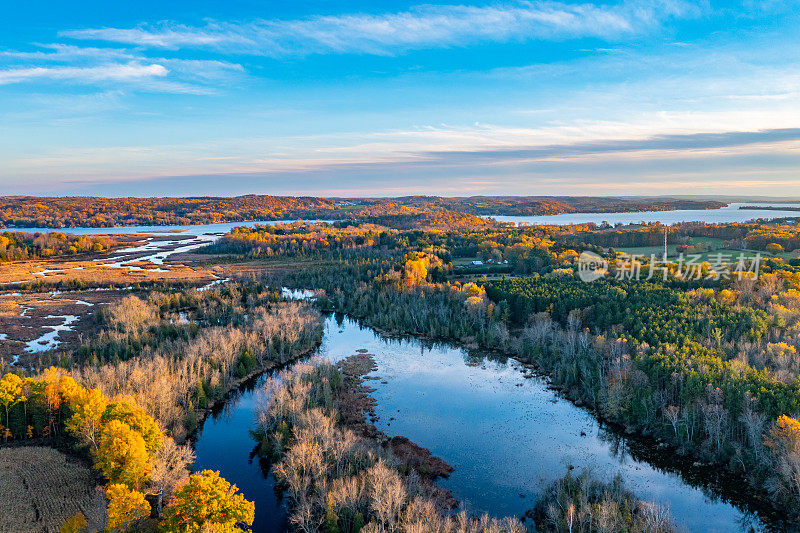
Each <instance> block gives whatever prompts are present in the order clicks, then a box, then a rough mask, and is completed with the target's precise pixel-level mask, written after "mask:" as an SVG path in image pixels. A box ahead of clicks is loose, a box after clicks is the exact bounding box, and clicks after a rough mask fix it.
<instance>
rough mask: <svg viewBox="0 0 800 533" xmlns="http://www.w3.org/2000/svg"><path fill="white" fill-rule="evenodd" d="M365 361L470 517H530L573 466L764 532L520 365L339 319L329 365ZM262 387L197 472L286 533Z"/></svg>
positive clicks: (207, 449)
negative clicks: (262, 425) (259, 421)
mask: <svg viewBox="0 0 800 533" xmlns="http://www.w3.org/2000/svg"><path fill="white" fill-rule="evenodd" d="M357 349H366V350H368V351H369V353H372V354H374V355H375V360H376V363H377V365H378V370H377V371H376V372H375V373H374V374H373V375H374V376H375V377H378V376H379V377H380V378H381V379H380V380H374V381H372V382H371V383H370V385H371V386H372V387H374V388H375V389H376V390H375V392H374V393H373V394H374V396H375V398H376V399H377V401H378V405H377V407H376V414H377V415H378V417H379V418H378V420H377V422H376V425H377V426H378V428H379V429H381V430H383V431H385V432H386V433H388V434H390V435H403V436H406V437H408V438H410V439H411V440H412V441H414V442H416V443H417V444H419V445H420V446H423V447H426V448H429V449H430V450H431V451H432V453H434V454H435V455H438V456H440V457H442V458H444V459H445V460H446V461H447V462H449V463H451V464H453V465H454V466H455V470H454V471H453V473H452V474H451V476H450V477H449V478H448V479H446V480H442V481H441V482H440V484H441V485H442V486H443V487H445V488H447V489H450V490H451V491H452V492H453V494H454V496H455V497H456V498H458V499H460V500H462V501H464V502H465V506H466V508H467V509H468V510H471V511H476V512H483V511H488V512H490V513H491V514H493V515H496V516H504V515H517V516H519V515H522V514H523V513H524V512H525V511H526V510H527V509H529V508H531V507H532V506H533V504H534V503H535V495H536V494H537V493H538V492H539V491H540V490H542V488H543V487H544V486H545V485H546V484H549V483H550V482H552V481H553V480H554V479H556V478H558V477H560V476H562V475H563V474H564V473H565V472H566V469H567V467H568V466H573V467H575V468H579V469H580V468H589V469H591V470H592V471H594V472H595V473H596V474H597V475H599V476H602V477H608V478H609V479H610V478H611V477H612V476H613V475H614V474H615V473H616V472H621V473H622V476H623V478H624V479H625V481H626V484H627V485H628V486H629V488H630V489H631V490H633V491H634V492H635V493H636V494H637V495H638V496H639V497H641V498H643V499H645V500H648V501H656V502H658V503H660V504H662V505H668V506H669V507H670V509H671V511H672V513H673V514H674V515H675V516H676V518H677V520H678V522H679V524H680V525H682V526H683V527H685V528H686V529H688V530H691V531H719V532H729V531H747V530H749V529H750V528H751V527H752V528H754V529H756V530H759V529H762V528H763V526H762V525H761V523H760V522H759V521H758V519H757V518H756V517H755V516H753V515H752V512H750V511H747V510H746V509H748V508H749V509H753V508H754V507H753V506H752V505H750V507H748V504H751V503H752V501H751V500H750V499H748V496H747V494H745V493H738V492H737V491H736V490H735V488H734V487H731V486H730V485H731V481H730V480H726V479H725V478H724V476H721V475H720V473H719V472H717V471H716V470H715V469H712V468H702V467H692V465H691V463H690V462H688V461H683V460H681V459H680V458H677V459H676V457H675V455H674V454H673V453H672V452H671V451H670V450H664V449H658V448H657V447H654V446H652V445H651V444H650V443H648V442H646V441H643V440H640V439H633V438H630V437H626V436H624V435H622V434H621V433H620V432H619V431H617V430H616V429H615V428H613V427H610V426H607V425H604V424H602V423H600V422H598V421H597V420H596V419H595V418H594V417H593V416H592V415H591V414H590V413H588V412H587V411H585V410H583V409H580V408H577V407H575V406H574V405H573V404H572V403H570V402H569V401H567V400H565V399H563V398H560V397H559V396H558V395H557V394H556V393H555V392H554V391H552V390H550V389H549V388H548V387H547V382H546V381H545V380H544V379H542V378H539V377H534V376H532V375H531V374H530V370H529V369H526V368H525V367H524V365H522V364H521V363H519V362H518V361H516V360H514V359H510V358H507V357H500V356H497V355H494V354H491V355H485V354H478V353H468V352H467V351H465V350H463V349H460V348H455V347H453V346H451V345H448V344H446V343H439V342H434V341H430V340H421V339H417V338H409V337H384V336H380V335H377V334H376V333H375V332H374V331H373V330H372V329H370V328H365V327H362V326H360V325H359V324H358V323H356V322H355V321H352V320H350V319H348V318H346V317H343V316H341V315H339V316H331V317H329V318H328V319H327V321H326V326H325V336H324V339H323V343H322V345H321V346H320V348H319V350H318V354H319V355H322V356H323V357H327V358H329V359H330V360H333V361H337V360H340V359H342V358H344V357H347V356H349V355H351V354H353V353H354V352H355V350H357ZM262 382H263V379H260V380H256V381H254V382H251V383H249V384H247V385H246V386H245V387H243V389H242V390H240V391H238V392H237V393H236V394H234V395H232V396H231V399H230V401H229V402H227V403H226V404H225V406H224V407H223V408H221V409H220V410H219V412H217V413H215V414H214V416H213V417H212V418H210V419H209V420H208V421H206V423H205V425H204V427H203V428H202V431H201V432H200V434H199V438H198V442H197V463H196V465H195V467H196V468H198V469H199V468H213V469H219V470H221V471H222V475H223V476H225V477H226V478H228V479H229V480H230V481H232V482H234V483H236V484H237V485H238V486H239V488H240V489H242V491H243V492H244V494H245V495H246V496H247V497H248V498H250V499H253V500H255V501H256V515H257V516H256V522H255V524H254V530H255V531H264V532H266V531H284V530H285V529H286V527H287V522H286V509H285V506H284V502H283V500H282V499H281V498H280V496H279V495H277V494H276V493H275V483H274V479H273V478H272V475H271V471H270V465H269V462H265V461H262V460H261V459H260V458H258V457H257V455H255V453H254V448H253V445H254V443H253V441H252V440H251V438H250V436H249V428H251V427H252V425H253V421H254V416H255V415H254V413H255V409H256V406H257V404H258V399H257V397H258V394H257V392H254V391H257V390H258V389H259V385H260V384H261V383H262ZM684 463H687V464H684ZM738 485H739V486H741V483H739V484H738ZM731 502H734V503H735V504H732V503H731ZM743 509H745V510H743ZM776 529H780V528H779V527H776Z"/></svg>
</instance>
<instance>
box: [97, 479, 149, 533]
mask: <svg viewBox="0 0 800 533" xmlns="http://www.w3.org/2000/svg"><path fill="white" fill-rule="evenodd" d="M106 498H108V523H107V528H106V530H107V531H132V530H135V528H136V524H137V523H138V522H139V521H140V520H142V519H144V518H147V517H148V516H150V504H149V503H147V500H146V499H145V498H144V494H142V493H141V492H137V491H135V490H130V489H129V488H128V487H126V486H125V485H124V484H122V483H115V484H113V485H110V486H109V487H108V489H107V490H106Z"/></svg>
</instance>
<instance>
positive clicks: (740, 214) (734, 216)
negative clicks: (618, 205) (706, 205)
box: [483, 202, 800, 226]
mask: <svg viewBox="0 0 800 533" xmlns="http://www.w3.org/2000/svg"><path fill="white" fill-rule="evenodd" d="M742 206H759V207H796V208H800V203H794V204H788V203H787V204H780V203H774V202H772V203H760V202H747V203H733V204H730V205H728V206H727V207H722V208H720V209H678V210H675V211H639V212H634V213H563V214H560V215H541V216H501V215H483V217H484V218H493V219H495V220H498V221H500V222H514V223H516V224H517V225H519V224H523V225H531V226H535V225H555V226H566V225H568V224H585V223H587V222H594V223H595V224H602V223H603V222H608V223H609V224H612V225H616V224H638V223H640V222H646V223H652V222H661V223H662V224H667V225H670V224H678V223H681V222H708V223H709V224H714V223H725V222H747V221H749V220H754V219H757V218H763V219H769V220H772V219H775V218H784V217H797V218H800V211H788V210H787V211H779V210H766V209H739V207H742Z"/></svg>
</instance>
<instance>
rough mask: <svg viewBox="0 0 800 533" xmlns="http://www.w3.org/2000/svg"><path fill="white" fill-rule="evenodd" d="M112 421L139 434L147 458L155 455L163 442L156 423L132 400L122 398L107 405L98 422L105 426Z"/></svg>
mask: <svg viewBox="0 0 800 533" xmlns="http://www.w3.org/2000/svg"><path fill="white" fill-rule="evenodd" d="M112 420H119V421H120V422H125V423H126V424H128V426H129V427H130V428H131V429H132V430H134V431H136V432H137V433H139V434H140V435H141V436H142V438H143V439H144V443H145V447H146V448H147V455H148V456H149V457H152V456H153V454H154V453H156V450H157V449H158V447H159V446H161V442H162V441H163V440H164V434H163V433H162V431H161V428H159V427H158V424H157V423H156V421H155V420H153V418H152V417H151V416H150V415H148V414H147V413H145V412H144V409H142V408H141V407H139V405H138V404H137V403H136V401H135V400H134V399H133V398H130V397H122V398H118V399H117V400H116V401H114V402H112V403H110V404H108V407H106V410H105V412H104V413H103V416H102V417H101V418H100V422H101V423H102V424H103V425H106V424H108V423H109V422H110V421H112Z"/></svg>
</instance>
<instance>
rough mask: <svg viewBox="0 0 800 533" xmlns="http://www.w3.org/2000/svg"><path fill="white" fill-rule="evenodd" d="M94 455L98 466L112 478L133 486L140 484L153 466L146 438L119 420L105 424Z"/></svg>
mask: <svg viewBox="0 0 800 533" xmlns="http://www.w3.org/2000/svg"><path fill="white" fill-rule="evenodd" d="M95 457H96V463H95V464H96V466H97V468H99V469H100V471H101V472H102V473H103V475H104V476H106V478H108V479H109V481H111V482H112V483H123V484H125V485H127V486H128V487H130V488H136V487H138V486H139V483H140V482H141V481H142V480H143V479H144V478H145V477H146V476H147V474H148V472H149V469H150V465H149V464H148V462H147V459H148V456H147V447H146V445H145V442H144V439H143V438H142V436H141V435H140V434H139V433H138V432H137V431H134V430H132V429H131V427H130V426H129V425H128V424H126V423H125V422H122V421H120V420H111V421H110V422H109V423H108V424H106V425H105V426H104V427H103V430H102V432H101V434H100V445H99V446H98V448H97V452H96V454H95Z"/></svg>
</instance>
